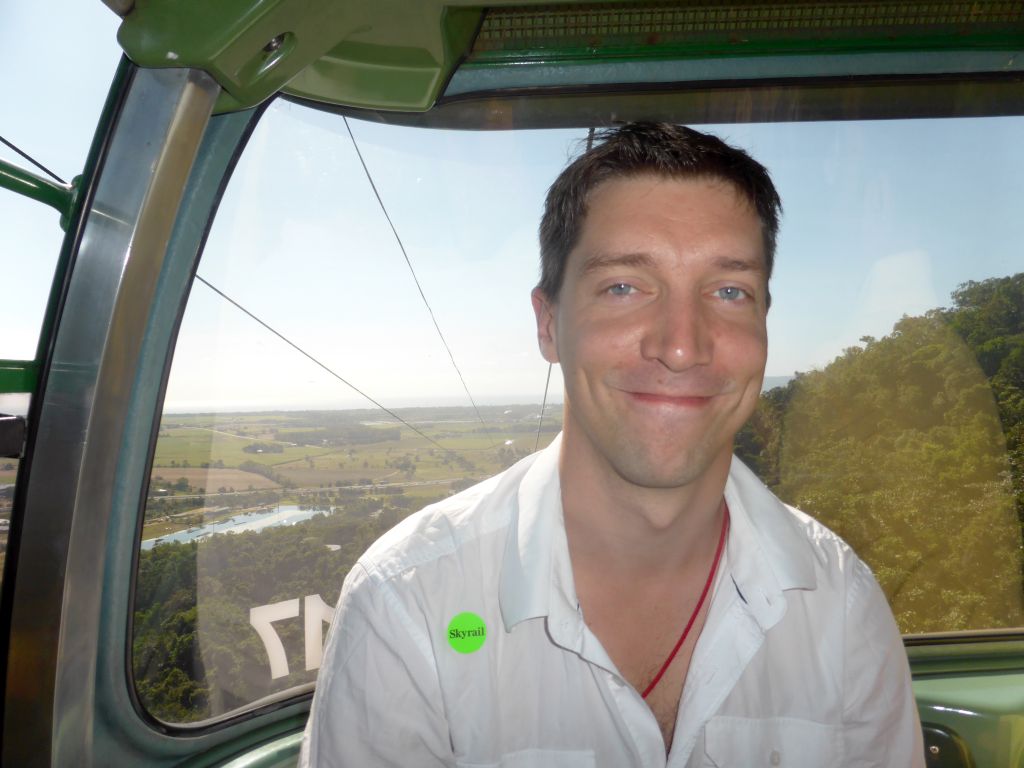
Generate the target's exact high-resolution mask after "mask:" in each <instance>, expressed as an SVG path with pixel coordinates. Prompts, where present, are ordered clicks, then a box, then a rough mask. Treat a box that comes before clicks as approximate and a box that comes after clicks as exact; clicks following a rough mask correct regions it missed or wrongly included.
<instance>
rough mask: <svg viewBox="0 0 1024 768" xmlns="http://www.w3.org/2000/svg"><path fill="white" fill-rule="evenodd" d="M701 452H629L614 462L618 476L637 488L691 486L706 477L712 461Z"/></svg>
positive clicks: (668, 488)
mask: <svg viewBox="0 0 1024 768" xmlns="http://www.w3.org/2000/svg"><path fill="white" fill-rule="evenodd" d="M715 463H716V462H715V460H714V457H712V456H709V455H708V454H707V453H706V452H704V451H692V450H691V451H687V452H686V453H684V454H683V455H680V454H679V453H675V454H670V455H668V456H664V455H657V454H653V455H651V454H649V455H638V454H635V453H634V454H632V455H630V456H628V457H620V459H619V460H618V461H616V462H614V463H613V466H614V468H615V471H616V473H617V474H618V475H619V477H620V478H622V479H623V480H625V481H626V482H628V483H630V484H631V485H635V486H637V487H639V488H649V489H652V490H671V489H677V488H684V487H686V486H689V485H692V484H693V483H694V482H695V481H697V480H699V479H701V478H702V477H704V476H706V475H707V473H708V470H709V469H710V468H711V467H712V466H713V465H714V464H715Z"/></svg>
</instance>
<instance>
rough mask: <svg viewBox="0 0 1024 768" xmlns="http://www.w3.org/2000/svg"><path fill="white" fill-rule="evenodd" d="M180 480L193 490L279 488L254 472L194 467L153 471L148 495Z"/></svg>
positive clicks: (276, 484)
mask: <svg viewBox="0 0 1024 768" xmlns="http://www.w3.org/2000/svg"><path fill="white" fill-rule="evenodd" d="M181 478H185V479H186V480H187V481H188V484H189V485H190V486H191V487H193V488H204V489H206V490H208V491H216V490H217V489H219V488H227V489H229V490H238V491H244V490H248V489H250V488H252V489H255V490H261V489H263V488H280V487H281V486H280V484H278V483H275V482H274V481H273V480H270V479H269V478H266V477H263V475H257V474H256V473H254V472H243V471H242V470H240V469H210V468H205V469H204V468H196V467H189V468H186V469H183V468H181V467H178V468H175V469H172V468H167V469H154V471H153V485H152V487H151V488H150V493H155V492H156V490H157V489H158V488H162V487H164V486H166V485H170V484H171V483H173V482H175V481H177V480H179V479H181Z"/></svg>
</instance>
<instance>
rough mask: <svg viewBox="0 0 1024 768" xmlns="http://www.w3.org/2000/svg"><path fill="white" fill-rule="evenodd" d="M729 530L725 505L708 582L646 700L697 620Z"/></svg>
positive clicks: (727, 511) (716, 569)
mask: <svg viewBox="0 0 1024 768" xmlns="http://www.w3.org/2000/svg"><path fill="white" fill-rule="evenodd" d="M728 530H729V505H728V504H726V505H725V514H723V515H722V532H721V533H720V534H719V536H718V549H716V550H715V559H714V561H713V562H712V563H711V571H710V572H709V573H708V580H707V581H706V582H704V591H702V592H701V593H700V600H698V601H697V607H696V608H694V609H693V613H692V614H690V620H689V621H688V622H686V628H685V629H684V630H683V634H681V635H680V636H679V640H678V641H676V647H675V648H673V649H672V653H670V654H669V655H668V658H667V659H665V663H664V664H662V665H661V669H659V670H658V674H656V675H655V676H654V679H653V680H651V682H650V684H649V685H648V686H647V688H646V689H645V690H644V692H643V693H642V694H640V696H641V697H642V698H645V699H646V698H647V694H649V693H650V692H651V691H653V690H654V686H656V685H657V684H658V683H659V682H660V681H661V678H662V676H663V675H664V674H665V670H667V669H668V667H669V664H671V663H672V659H674V658H675V657H676V654H677V653H679V649H680V648H682V647H683V643H685V642H686V636H687V635H688V634H690V629H692V628H693V623H694V622H695V621H696V620H697V614H698V613H700V609H701V607H702V606H703V605H704V600H705V599H706V598H707V596H708V591H709V590H710V589H711V582H713V581H714V580H715V573H716V572H717V571H718V561H719V560H721V559H722V550H723V549H725V534H726V532H727V531H728Z"/></svg>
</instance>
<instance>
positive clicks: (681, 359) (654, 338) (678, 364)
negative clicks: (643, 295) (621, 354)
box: [640, 297, 713, 371]
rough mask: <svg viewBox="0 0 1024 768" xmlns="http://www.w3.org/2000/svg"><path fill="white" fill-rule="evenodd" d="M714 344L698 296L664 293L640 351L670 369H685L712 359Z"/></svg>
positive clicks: (646, 357) (648, 358)
mask: <svg viewBox="0 0 1024 768" xmlns="http://www.w3.org/2000/svg"><path fill="white" fill-rule="evenodd" d="M712 345H713V342H712V338H711V333H710V328H709V327H708V321H707V318H705V317H704V316H703V313H702V307H701V305H700V302H699V300H695V299H689V298H688V299H681V298H671V297H665V299H664V300H662V301H659V302H658V305H657V306H656V307H655V308H654V311H653V313H652V317H651V318H650V324H649V326H648V328H647V329H646V332H645V334H644V338H643V340H642V342H641V349H640V352H641V354H642V355H643V357H644V358H645V359H647V360H657V361H660V362H661V363H662V364H663V365H664V366H665V367H666V368H668V369H669V370H672V371H682V370H686V369H687V368H690V367H692V366H694V365H704V364H707V363H709V362H710V361H711V350H712Z"/></svg>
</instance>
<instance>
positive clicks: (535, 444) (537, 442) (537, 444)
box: [533, 363, 552, 451]
mask: <svg viewBox="0 0 1024 768" xmlns="http://www.w3.org/2000/svg"><path fill="white" fill-rule="evenodd" d="M551 368H552V364H551V363H548V377H547V380H545V382H544V400H543V401H541V404H540V418H538V419H537V439H536V440H534V441H533V450H534V451H536V450H537V449H538V448H540V428H541V426H542V425H543V424H544V409H545V408H547V405H548V385H549V384H551Z"/></svg>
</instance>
